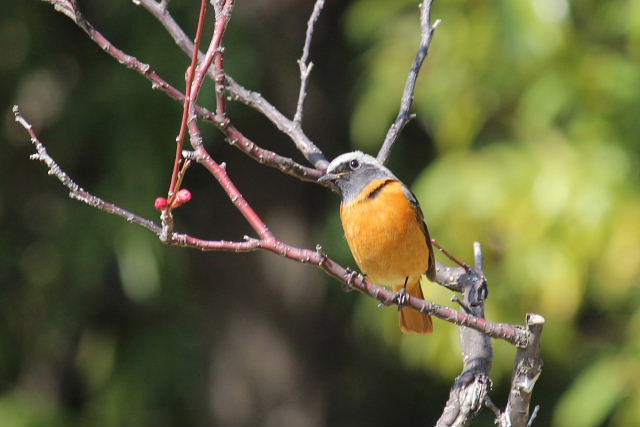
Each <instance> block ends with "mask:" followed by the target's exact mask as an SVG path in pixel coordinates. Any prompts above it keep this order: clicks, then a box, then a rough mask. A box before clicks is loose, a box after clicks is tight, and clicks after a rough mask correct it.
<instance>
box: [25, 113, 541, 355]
mask: <svg viewBox="0 0 640 427" xmlns="http://www.w3.org/2000/svg"><path fill="white" fill-rule="evenodd" d="M13 111H14V115H15V119H16V121H17V122H18V123H19V124H20V125H21V126H22V127H24V128H25V130H26V131H27V132H28V134H29V136H30V138H31V142H32V143H33V145H34V146H35V147H36V151H37V154H36V155H33V156H32V158H33V159H34V160H40V161H42V162H43V163H45V164H46V165H47V167H48V169H49V174H50V175H54V176H55V177H56V178H57V179H58V180H60V182H62V184H64V185H65V186H66V187H67V188H68V189H69V190H70V195H71V197H72V198H74V199H77V200H80V201H81V202H84V203H87V204H88V205H90V206H92V207H95V208H97V209H99V210H102V211H104V212H107V213H110V214H114V215H117V216H119V217H121V218H123V219H125V220H127V221H128V222H131V223H134V224H137V225H140V226H143V227H144V228H146V229H148V230H149V231H151V232H153V233H154V234H156V235H157V236H158V237H159V238H161V240H162V241H163V242H164V243H166V244H169V245H178V246H185V247H190V248H195V249H199V250H203V251H210V250H217V251H233V252H248V251H255V250H258V249H262V250H267V251H269V252H273V253H275V254H278V255H280V256H283V257H286V258H289V259H292V260H295V261H298V262H302V263H308V264H313V265H315V266H317V267H320V268H321V269H322V270H324V271H325V272H326V273H327V274H329V275H330V276H332V277H334V278H336V279H338V280H339V281H341V282H342V283H345V284H349V286H351V287H353V288H355V289H358V290H359V291H361V292H362V293H365V294H367V295H369V296H371V297H373V298H375V299H377V300H378V301H380V302H381V303H382V304H383V305H397V302H398V299H397V297H396V293H395V292H393V291H392V290H390V289H388V288H385V287H382V286H377V285H375V284H373V283H371V282H369V281H368V280H366V279H365V278H362V277H357V276H356V277H354V275H353V274H352V271H351V270H349V269H347V268H345V267H342V266H341V265H339V264H338V263H336V262H335V261H333V260H332V259H331V258H329V257H328V256H327V255H326V254H324V253H323V252H322V250H321V248H316V249H315V250H311V249H303V248H297V247H294V246H291V245H288V244H286V243H283V242H281V241H280V240H278V239H276V238H271V237H268V235H265V238H261V239H253V238H250V237H247V238H245V241H238V242H231V241H224V240H216V241H208V240H201V239H197V238H194V237H191V236H188V235H185V234H180V233H171V234H170V235H169V236H167V238H166V239H163V238H162V227H160V226H158V225H157V224H155V223H154V222H153V221H150V220H147V219H144V218H142V217H140V216H137V215H135V214H132V213H131V212H128V211H126V210H124V209H122V208H120V207H118V206H116V205H113V204H111V203H108V202H105V201H103V200H102V199H100V198H98V197H96V196H93V195H91V194H90V193H88V192H86V191H85V190H83V189H81V188H80V187H79V186H78V185H77V184H76V183H75V182H74V181H73V180H72V179H71V178H69V176H68V175H67V174H66V173H64V171H62V169H61V168H60V167H59V166H58V164H57V163H56V162H55V161H54V159H53V158H51V157H50V156H49V155H48V154H47V153H46V150H45V147H44V145H43V144H42V143H41V142H40V141H39V140H38V138H37V136H36V134H35V132H34V131H33V128H32V126H31V124H30V123H29V122H28V121H27V120H26V119H25V118H24V117H23V116H22V114H21V113H20V110H19V108H18V107H17V106H16V107H14V109H13ZM192 143H193V142H192ZM196 146H200V147H202V145H198V144H196ZM202 149H204V147H202ZM41 153H42V154H41ZM188 156H189V157H195V156H196V155H188ZM207 156H208V155H207ZM200 160H203V164H204V165H205V167H207V166H206V165H207V164H208V163H209V162H208V160H207V159H206V158H205V159H200ZM207 169H208V170H209V171H210V172H211V173H214V172H215V174H218V175H219V176H224V177H225V178H224V179H221V183H222V185H223V188H225V186H226V185H227V181H226V180H227V179H228V175H227V174H226V171H225V169H224V168H223V167H222V166H221V165H217V167H216V166H213V164H211V165H210V167H207ZM229 182H230V180H229ZM226 190H227V189H226V188H225V191H226ZM235 190H237V189H235ZM227 194H228V195H229V197H230V199H231V201H232V202H233V203H234V205H235V206H236V207H238V206H242V203H240V202H238V200H239V199H237V200H236V201H234V200H233V196H234V194H236V193H235V191H227ZM245 203H246V202H245ZM243 209H244V208H243ZM245 212H248V210H245ZM256 216H257V215H256ZM245 217H246V215H245ZM251 225H252V226H253V228H254V229H256V228H257V229H260V227H259V223H257V222H256V223H255V224H251ZM256 225H258V226H257V227H256ZM403 306H404V307H411V308H413V309H414V310H417V311H420V312H423V313H426V314H430V315H432V316H435V317H438V318H440V319H442V320H445V321H448V322H451V323H455V324H456V325H459V326H466V327H468V328H472V329H475V330H477V331H480V332H482V333H484V334H486V335H488V336H490V337H492V338H497V339H502V340H504V341H507V342H509V343H511V344H513V345H515V346H517V347H522V348H524V347H526V346H527V345H528V344H529V341H530V336H529V331H527V330H526V329H525V328H523V327H522V326H519V325H510V324H507V323H497V322H491V321H488V320H486V319H483V318H478V317H475V316H472V315H469V314H467V313H464V312H462V311H458V310H455V309H453V308H450V307H446V306H442V305H439V304H436V303H433V302H431V301H427V300H423V299H420V298H416V297H412V296H409V297H408V299H407V300H406V301H405V302H404V303H403Z"/></svg>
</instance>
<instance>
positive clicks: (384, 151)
mask: <svg viewBox="0 0 640 427" xmlns="http://www.w3.org/2000/svg"><path fill="white" fill-rule="evenodd" d="M433 1H434V0H423V1H422V3H421V4H420V27H421V32H422V38H421V40H420V47H419V48H418V52H417V53H416V57H415V59H414V60H413V65H412V66H411V70H410V71H409V75H408V76H407V81H406V83H405V85H404V92H403V93H402V100H401V101H400V111H399V112H398V116H397V117H396V120H395V121H394V122H393V124H392V125H391V127H390V128H389V130H388V131H387V136H386V137H385V138H384V143H383V144H382V148H380V151H379V152H378V160H379V161H380V163H382V164H385V163H387V160H389V155H390V154H391V148H392V147H393V144H394V143H395V142H396V140H397V139H398V136H399V135H400V132H402V129H404V127H405V125H406V124H407V123H409V120H411V119H412V118H413V117H414V116H413V115H412V114H410V113H409V110H410V109H411V104H413V93H414V91H415V88H416V80H417V79H418V74H419V73H420V68H421V67H422V63H423V62H424V59H425V58H426V57H427V53H428V52H429V46H430V45H431V39H432V38H433V33H434V32H435V31H436V28H437V27H438V25H439V24H440V20H439V19H437V20H436V21H435V22H434V23H433V24H431V5H432V3H433Z"/></svg>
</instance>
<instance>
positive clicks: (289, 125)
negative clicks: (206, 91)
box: [139, 0, 329, 180]
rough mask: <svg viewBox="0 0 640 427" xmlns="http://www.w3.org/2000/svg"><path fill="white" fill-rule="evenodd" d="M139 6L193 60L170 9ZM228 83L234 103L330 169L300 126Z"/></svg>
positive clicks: (146, 0)
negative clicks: (252, 111)
mask: <svg viewBox="0 0 640 427" xmlns="http://www.w3.org/2000/svg"><path fill="white" fill-rule="evenodd" d="M139 3H140V5H142V6H143V7H144V8H145V9H146V10H147V11H148V12H149V13H151V14H152V15H153V16H154V17H155V18H156V19H157V20H158V22H160V24H161V25H162V26H163V27H164V28H165V29H166V30H167V32H168V33H169V34H170V35H171V37H172V38H173V40H174V41H175V42H176V44H177V45H178V46H179V47H180V49H182V51H183V52H184V53H185V54H187V55H188V56H189V57H190V56H191V54H192V52H193V42H192V41H191V40H190V39H189V37H187V35H186V34H185V32H184V31H183V30H182V28H181V27H180V26H179V25H178V23H177V22H176V21H175V20H174V19H173V16H171V14H170V13H169V11H168V10H167V9H166V8H164V7H161V5H159V4H158V3H156V2H155V1H154V0H139ZM210 77H211V78H213V79H215V78H216V76H215V74H214V73H213V71H210ZM225 82H226V87H225V89H226V91H227V93H228V94H229V96H230V97H231V99H232V100H234V101H239V102H242V103H243V104H245V105H247V106H248V107H251V108H253V109H255V110H256V111H258V112H260V113H261V114H262V115H264V116H265V117H266V118H267V119H269V121H271V123H273V124H274V125H275V126H276V127H277V128H278V130H280V131H281V132H282V133H284V134H285V135H287V136H288V137H289V138H290V139H291V140H292V141H293V143H294V144H295V146H296V148H297V149H298V151H300V152H301V153H302V154H303V155H304V157H305V158H306V159H307V160H308V161H309V162H310V163H311V164H312V165H313V166H314V167H315V168H316V169H318V170H319V171H324V170H325V169H326V168H327V166H328V165H329V162H328V161H327V159H326V158H325V157H324V154H323V153H322V151H321V150H320V149H319V148H318V147H317V146H316V145H315V144H314V143H313V142H311V140H310V139H309V138H308V137H307V136H306V135H305V133H304V132H303V131H302V129H301V128H300V127H299V126H295V124H294V122H293V121H292V120H289V119H288V118H287V117H286V116H285V115H284V114H282V113H281V112H280V111H279V110H278V109H277V108H276V107H274V106H273V105H272V104H271V103H269V101H267V100H266V99H265V98H264V97H263V96H262V95H261V94H260V93H258V92H254V91H251V90H249V89H246V88H245V87H243V86H242V85H240V84H239V83H237V82H236V81H235V80H234V79H232V78H231V77H230V76H228V75H227V76H225ZM298 166H299V165H298ZM311 170H313V169H311ZM307 174H308V175H309V176H314V175H315V174H313V173H310V172H309V171H307ZM319 176H321V173H320V172H318V173H317V176H315V179H317V177H319ZM315 179H314V180H315ZM306 180H309V179H306Z"/></svg>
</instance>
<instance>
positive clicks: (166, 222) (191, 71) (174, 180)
mask: <svg viewBox="0 0 640 427" xmlns="http://www.w3.org/2000/svg"><path fill="white" fill-rule="evenodd" d="M206 12H207V0H202V1H201V4H200V13H199V15H198V29H197V31H196V42H195V46H194V54H193V59H192V60H191V65H190V66H189V68H188V70H187V84H186V89H185V93H186V94H187V96H185V98H184V102H183V107H182V110H183V111H182V121H181V122H180V131H179V132H178V136H177V137H176V154H175V157H174V161H173V172H172V173H171V181H170V183H169V191H168V192H167V193H168V195H167V199H168V201H167V208H166V209H165V212H163V215H162V219H163V221H162V223H163V224H162V225H163V228H164V229H165V233H166V232H171V231H173V220H172V217H171V206H172V205H173V200H174V198H175V195H176V192H177V191H178V190H179V189H180V188H179V184H178V174H179V171H180V163H181V161H182V146H183V144H184V137H185V134H186V132H187V120H188V115H189V110H193V104H194V102H193V96H192V93H193V85H192V83H193V79H194V76H195V74H196V65H197V64H198V52H199V50H200V49H199V46H200V40H201V38H202V29H203V28H204V17H205V15H206ZM196 96H197V94H196Z"/></svg>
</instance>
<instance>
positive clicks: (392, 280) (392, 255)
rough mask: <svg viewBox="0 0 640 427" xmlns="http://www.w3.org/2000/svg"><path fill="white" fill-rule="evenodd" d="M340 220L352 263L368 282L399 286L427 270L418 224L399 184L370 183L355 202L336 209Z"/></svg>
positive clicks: (425, 249)
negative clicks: (352, 259)
mask: <svg viewBox="0 0 640 427" xmlns="http://www.w3.org/2000/svg"><path fill="white" fill-rule="evenodd" d="M340 218H341V220H342V226H343V228H344V233H345V236H346V238H347V242H348V244H349V248H350V249H351V253H352V254H353V257H354V258H355V261H356V263H357V264H358V267H360V270H362V272H363V273H365V274H366V275H367V277H368V278H369V279H370V280H371V281H372V282H374V283H377V284H380V285H387V286H391V285H402V284H404V283H405V279H406V278H407V277H408V278H409V280H410V281H412V280H416V279H419V278H420V275H421V274H422V273H424V272H425V271H426V270H427V268H428V265H429V248H428V246H427V242H426V238H425V233H424V229H423V226H422V221H421V220H420V219H419V218H418V215H417V214H416V211H415V210H414V207H413V205H412V204H411V202H410V201H409V200H408V199H407V196H406V194H405V191H404V188H403V184H402V183H401V182H399V181H397V180H392V179H389V178H383V179H378V180H375V181H373V182H371V184H369V185H368V186H367V188H365V190H364V191H363V192H362V194H361V195H360V196H359V197H358V198H356V199H354V200H353V201H351V202H349V203H346V204H342V205H341V206H340Z"/></svg>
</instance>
